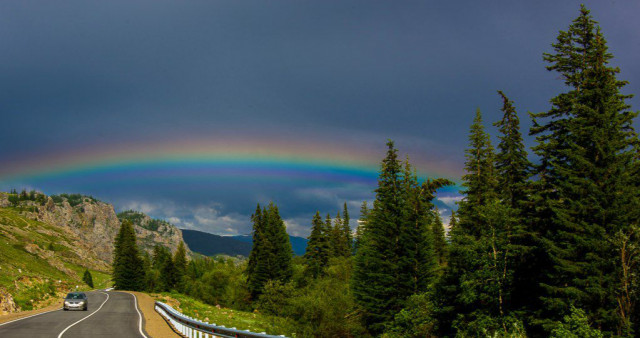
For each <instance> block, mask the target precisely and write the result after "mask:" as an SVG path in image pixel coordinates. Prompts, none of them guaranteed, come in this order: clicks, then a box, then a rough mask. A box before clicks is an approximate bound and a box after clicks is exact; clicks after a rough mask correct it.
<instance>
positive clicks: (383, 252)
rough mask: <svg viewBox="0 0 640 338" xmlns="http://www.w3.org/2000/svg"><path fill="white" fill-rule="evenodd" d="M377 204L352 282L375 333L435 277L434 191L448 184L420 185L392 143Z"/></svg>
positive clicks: (379, 185)
mask: <svg viewBox="0 0 640 338" xmlns="http://www.w3.org/2000/svg"><path fill="white" fill-rule="evenodd" d="M387 147H388V150H387V156H386V158H385V159H384V160H383V161H382V166H381V170H380V177H379V179H378V188H377V189H376V200H375V202H374V207H373V210H371V212H370V213H368V215H367V218H366V227H365V228H364V233H361V234H360V237H362V238H361V239H360V240H359V243H358V250H357V253H356V256H355V268H354V274H353V281H352V289H353V293H354V297H355V300H356V302H357V303H358V304H359V306H361V307H362V309H363V314H364V320H365V323H366V324H367V326H368V327H369V328H370V330H371V332H372V333H374V334H375V333H380V332H382V331H383V330H384V327H385V325H387V324H388V323H389V322H390V321H391V320H393V316H394V315H395V313H397V312H398V311H400V310H401V309H402V307H403V304H404V302H405V300H406V299H407V298H408V297H409V296H411V295H412V294H415V293H419V292H424V291H426V287H427V285H428V284H429V283H430V282H431V281H432V279H433V278H434V277H435V267H436V257H435V252H434V247H433V237H432V232H431V223H432V222H433V214H432V212H431V209H432V208H433V204H432V203H431V200H432V199H433V197H434V196H433V192H435V189H433V188H434V187H435V186H437V185H440V184H448V182H445V181H437V182H432V181H428V182H426V183H425V184H423V185H419V184H418V181H417V178H416V175H415V173H414V172H413V170H412V168H411V165H410V164H409V162H408V161H407V162H406V163H405V164H404V167H403V165H402V162H401V161H399V160H398V156H397V150H396V149H395V147H394V144H393V142H391V141H389V142H388V143H387Z"/></svg>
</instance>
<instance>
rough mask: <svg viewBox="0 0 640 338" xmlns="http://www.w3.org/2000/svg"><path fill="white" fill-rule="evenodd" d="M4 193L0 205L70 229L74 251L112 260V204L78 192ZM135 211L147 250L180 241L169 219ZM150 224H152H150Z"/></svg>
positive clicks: (173, 245)
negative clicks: (76, 240)
mask: <svg viewBox="0 0 640 338" xmlns="http://www.w3.org/2000/svg"><path fill="white" fill-rule="evenodd" d="M13 196H16V195H13ZM8 197H11V195H8V194H0V207H7V206H11V205H19V206H20V208H21V210H22V211H21V213H22V214H23V215H25V216H26V217H28V218H30V219H33V220H37V221H40V222H43V223H47V224H51V225H54V226H57V227H61V228H65V229H68V230H69V231H71V232H72V233H74V234H75V235H76V236H77V237H78V238H79V239H80V241H79V243H78V246H80V247H81V248H82V249H83V250H78V251H79V252H80V254H81V255H82V253H83V252H84V253H86V255H87V256H94V255H95V256H97V257H98V258H99V259H100V260H102V261H104V262H106V263H108V264H111V262H112V261H113V242H114V239H115V237H116V234H117V233H118V230H119V229H120V220H119V219H118V217H117V215H116V212H115V210H114V208H113V205H111V204H108V203H105V202H101V201H98V200H96V199H94V198H92V197H89V196H82V195H66V194H63V195H60V196H44V195H41V194H37V193H36V194H35V195H32V196H25V197H23V198H20V199H19V200H17V201H16V199H17V198H14V200H13V201H12V200H10V199H9V198H8ZM139 214H140V221H138V222H133V223H134V229H135V231H136V235H137V238H138V245H139V246H140V247H141V248H142V249H143V250H145V251H147V252H149V253H151V252H152V251H153V247H154V246H155V245H156V244H160V245H163V246H165V247H167V248H169V249H170V250H171V251H172V252H173V251H175V250H176V248H177V247H178V244H179V243H180V242H181V241H182V232H181V231H180V230H179V229H178V228H176V227H175V226H173V225H171V224H170V223H167V222H164V221H158V220H152V219H151V218H150V217H149V216H147V215H144V214H141V213H139ZM150 224H153V225H154V226H152V227H150V226H149V225H150ZM187 250H188V249H187Z"/></svg>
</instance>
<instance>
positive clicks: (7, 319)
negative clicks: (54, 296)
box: [0, 302, 62, 324]
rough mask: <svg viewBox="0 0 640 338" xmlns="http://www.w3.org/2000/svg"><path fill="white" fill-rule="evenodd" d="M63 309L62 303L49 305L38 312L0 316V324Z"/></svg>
mask: <svg viewBox="0 0 640 338" xmlns="http://www.w3.org/2000/svg"><path fill="white" fill-rule="evenodd" d="M61 308H62V303H60V302H56V303H55V304H51V305H49V306H47V307H44V308H42V309H38V310H31V311H22V312H16V313H10V314H6V315H2V316H0V324H2V323H6V322H10V321H12V320H16V319H20V318H24V317H29V316H33V315H36V314H39V313H43V312H49V311H54V310H59V309H61Z"/></svg>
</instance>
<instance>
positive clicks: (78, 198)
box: [51, 194, 98, 207]
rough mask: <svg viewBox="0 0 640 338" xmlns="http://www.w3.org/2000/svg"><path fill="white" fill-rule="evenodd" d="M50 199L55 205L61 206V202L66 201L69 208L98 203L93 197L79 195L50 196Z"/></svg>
mask: <svg viewBox="0 0 640 338" xmlns="http://www.w3.org/2000/svg"><path fill="white" fill-rule="evenodd" d="M51 199H53V202H54V203H55V204H58V205H59V204H62V202H63V201H65V200H66V201H67V202H68V203H69V205H70V206H72V207H76V206H78V205H80V204H82V203H85V202H86V203H91V204H94V203H96V202H98V200H97V199H95V198H94V197H93V196H86V195H81V194H60V195H51Z"/></svg>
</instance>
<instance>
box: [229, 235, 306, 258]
mask: <svg viewBox="0 0 640 338" xmlns="http://www.w3.org/2000/svg"><path fill="white" fill-rule="evenodd" d="M230 238H233V239H235V240H238V241H241V242H246V243H252V242H253V237H252V236H251V235H240V236H232V237H230ZM289 241H291V248H292V249H293V253H294V254H296V255H297V256H302V255H304V252H305V251H306V250H307V239H306V238H304V237H296V236H289Z"/></svg>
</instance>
